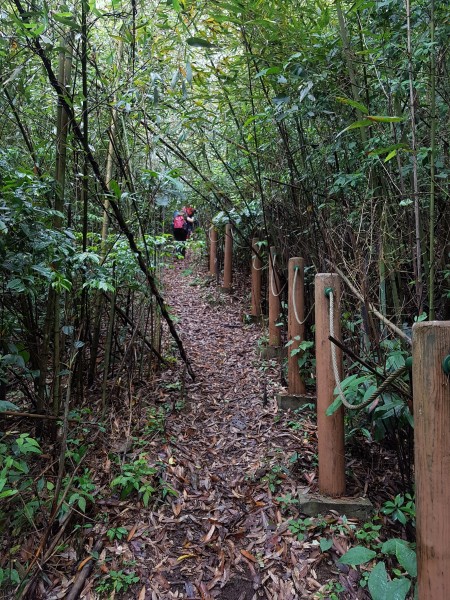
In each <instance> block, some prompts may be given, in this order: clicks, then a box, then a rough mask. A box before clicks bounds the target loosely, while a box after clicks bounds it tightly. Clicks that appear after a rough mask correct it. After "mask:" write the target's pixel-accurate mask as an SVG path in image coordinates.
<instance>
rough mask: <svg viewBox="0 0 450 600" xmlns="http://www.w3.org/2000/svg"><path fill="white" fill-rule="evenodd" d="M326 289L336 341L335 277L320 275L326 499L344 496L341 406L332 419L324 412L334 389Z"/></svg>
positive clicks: (320, 422)
mask: <svg viewBox="0 0 450 600" xmlns="http://www.w3.org/2000/svg"><path fill="white" fill-rule="evenodd" d="M327 288H329V289H331V290H332V292H333V304H334V319H333V323H334V337H336V338H337V339H340V337H341V331H340V329H341V328H340V297H341V282H340V278H339V275H335V274H331V273H321V274H318V275H316V277H315V318H316V378H317V381H316V385H317V437H318V447H319V490H320V492H321V493H322V494H325V495H328V496H342V495H344V494H345V448H344V411H343V407H342V406H341V407H340V408H339V409H338V410H337V411H336V412H335V413H334V414H333V415H331V416H327V415H326V410H327V408H328V407H329V406H330V404H332V402H333V400H334V394H333V391H334V388H335V387H336V384H335V378H334V374H333V366H332V358H331V342H330V340H329V339H328V336H329V335H330V298H329V296H327V294H326V290H327ZM335 350H336V360H337V365H338V370H339V374H340V376H341V377H342V352H341V351H340V349H339V348H337V347H336V348H335Z"/></svg>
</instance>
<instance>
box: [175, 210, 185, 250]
mask: <svg viewBox="0 0 450 600" xmlns="http://www.w3.org/2000/svg"><path fill="white" fill-rule="evenodd" d="M172 232H173V237H174V238H175V240H176V241H177V242H179V243H178V244H176V249H177V252H178V253H179V254H181V255H182V256H183V257H184V256H186V244H185V242H186V240H187V237H188V221H187V215H186V213H185V211H184V209H182V210H176V211H175V212H174V213H173V222H172Z"/></svg>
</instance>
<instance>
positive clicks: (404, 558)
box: [395, 544, 417, 577]
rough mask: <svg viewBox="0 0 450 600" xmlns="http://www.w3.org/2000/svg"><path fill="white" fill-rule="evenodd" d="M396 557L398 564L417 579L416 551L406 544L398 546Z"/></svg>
mask: <svg viewBox="0 0 450 600" xmlns="http://www.w3.org/2000/svg"><path fill="white" fill-rule="evenodd" d="M395 555H396V557H397V560H398V562H399V563H400V564H401V566H402V567H403V568H404V569H405V571H406V572H407V573H408V575H411V577H417V557H416V553H415V552H414V550H412V549H411V548H409V547H408V546H406V545H405V544H397V547H396V550H395Z"/></svg>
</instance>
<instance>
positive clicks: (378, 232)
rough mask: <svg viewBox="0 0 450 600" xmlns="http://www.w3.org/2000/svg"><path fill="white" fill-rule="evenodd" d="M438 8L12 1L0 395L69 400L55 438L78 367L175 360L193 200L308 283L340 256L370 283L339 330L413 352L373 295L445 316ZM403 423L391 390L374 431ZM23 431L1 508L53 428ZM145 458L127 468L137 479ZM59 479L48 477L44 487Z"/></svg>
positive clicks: (46, 495)
mask: <svg viewBox="0 0 450 600" xmlns="http://www.w3.org/2000/svg"><path fill="white" fill-rule="evenodd" d="M449 18H450V13H449V5H448V2H446V1H444V0H434V1H432V2H431V3H430V2H428V1H425V0H419V1H418V2H415V3H414V5H413V6H412V7H410V5H409V0H407V1H406V2H405V3H404V2H402V1H400V0H357V1H356V2H352V3H350V2H344V1H342V2H341V0H334V1H333V2H327V1H325V0H314V1H313V0H289V1H285V2H280V1H277V0H267V1H264V2H262V1H261V0H249V1H244V0H241V1H239V0H228V1H221V0H213V1H208V2H203V1H200V0H185V1H183V0H167V1H164V2H153V1H149V2H141V1H140V0H134V1H132V2H125V1H122V0H110V1H109V0H97V2H96V0H82V1H81V2H75V1H69V2H67V3H59V2H55V1H54V0H50V1H49V2H43V1H41V0H36V1H34V2H28V1H27V0H6V2H3V3H2V7H1V8H0V73H1V75H0V83H1V88H0V136H1V139H2V147H1V149H0V285H1V289H2V295H1V300H0V402H1V405H0V410H11V409H13V410H14V409H20V410H22V411H29V410H30V409H33V410H37V412H39V413H45V414H49V415H50V414H52V415H53V416H55V417H63V416H64V426H63V437H62V442H61V448H62V450H61V452H65V450H66V449H67V448H66V442H67V439H66V438H67V432H68V415H69V412H70V411H71V410H73V409H75V408H77V407H78V408H79V407H82V406H84V405H85V403H86V396H85V393H86V383H88V384H89V385H93V384H95V385H97V388H98V390H99V393H100V395H101V397H102V402H101V412H102V414H103V415H104V414H105V412H106V409H107V406H108V404H109V403H111V402H113V401H114V398H115V395H119V394H120V391H123V390H125V389H131V383H132V382H133V381H135V380H140V379H142V378H143V376H144V375H150V374H151V373H152V372H153V371H154V369H156V368H158V367H159V366H160V365H161V363H162V362H163V361H166V362H167V360H171V359H170V357H168V356H167V354H166V351H167V349H168V347H169V344H168V341H167V339H166V340H164V339H163V335H162V331H163V327H162V320H163V319H166V321H167V323H168V324H169V328H170V331H171V332H172V334H174V331H173V329H172V325H173V324H172V321H171V319H170V315H169V314H166V313H165V307H164V303H163V300H162V299H159V298H158V297H157V296H156V295H155V289H156V287H157V284H158V278H159V274H160V269H161V267H162V266H163V265H164V264H165V263H166V262H168V260H169V259H171V257H172V256H173V252H174V248H173V246H172V242H171V237H170V235H168V234H170V224H171V215H172V212H173V210H174V209H175V208H179V207H180V206H182V205H185V204H186V205H187V204H191V205H195V206H196V207H197V208H198V209H199V215H200V217H199V219H200V225H201V226H203V227H204V228H207V227H208V226H209V224H210V222H214V224H215V226H216V227H217V228H218V229H219V230H220V231H222V230H223V226H224V224H225V223H226V222H232V223H233V225H234V227H235V233H236V237H237V239H238V242H239V243H238V250H237V260H241V261H242V262H241V264H244V262H245V264H248V263H249V258H250V248H251V238H252V236H254V235H257V236H258V237H259V238H260V239H261V240H264V243H263V245H262V248H263V249H264V248H265V247H267V246H268V245H270V246H275V247H276V249H277V252H278V256H279V257H280V261H279V265H278V266H279V268H280V275H281V277H285V275H286V272H285V271H286V264H287V260H288V259H289V258H290V257H291V256H304V257H305V259H306V263H307V267H308V271H307V284H309V283H311V276H312V274H313V273H314V272H318V271H329V270H330V269H334V268H335V267H338V268H339V269H340V270H341V271H342V272H344V273H345V275H346V276H347V277H348V278H349V279H350V280H351V282H353V284H354V285H355V286H356V288H357V290H358V292H359V293H360V296H361V297H362V298H363V299H364V301H363V302H362V301H361V300H360V299H357V298H355V297H354V296H352V295H351V294H349V295H348V297H347V299H346V301H345V302H346V313H345V315H344V330H345V338H346V343H347V344H348V345H349V346H351V347H353V348H354V349H355V350H356V351H357V352H359V351H360V349H361V348H364V351H365V353H366V357H367V359H368V360H369V361H370V362H371V363H372V364H376V365H378V366H379V368H380V373H381V374H382V373H383V372H385V371H386V372H388V371H390V370H392V369H393V368H394V367H395V366H398V365H399V364H403V361H404V358H405V356H404V355H405V352H404V350H403V349H402V348H401V346H400V343H399V342H398V340H392V339H391V337H392V336H391V334H390V333H389V331H388V330H387V329H386V328H384V327H381V326H380V324H379V322H378V321H376V320H374V319H372V318H370V317H369V316H368V313H367V311H366V310H365V308H366V306H367V303H369V302H370V303H373V304H374V305H376V306H377V308H378V309H379V311H380V313H381V314H382V315H383V316H384V317H386V318H387V319H389V320H390V321H391V322H393V323H395V324H396V325H397V326H399V327H400V328H402V329H403V331H405V332H406V333H410V328H411V326H412V323H413V322H414V320H417V319H423V318H427V317H429V318H431V319H434V318H439V319H444V318H448V316H449V306H450V293H449V291H448V280H449V278H450V260H449V253H450V245H449V237H448V236H449V231H450V222H449V214H450V213H449V211H448V209H447V210H446V207H447V206H448V197H449V192H450V187H449V178H450V154H449V124H448V110H449V102H450V86H449V81H450V79H449V48H448V39H449V36H448V31H449V29H448V28H449ZM263 251H264V250H262V252H263ZM136 259H137V260H136ZM152 286H153V287H152ZM308 289H309V291H311V286H309V287H308ZM311 302H312V297H311V294H310V299H309V303H310V304H311ZM365 305H366V306H365ZM310 326H311V323H310V322H308V327H309V328H310ZM132 332H133V333H132ZM304 343H305V344H310V342H304ZM132 345H136V346H137V347H138V351H137V352H129V351H128V350H127V349H124V348H125V346H127V348H128V347H131V346H132ZM308 347H309V346H306V347H305V348H308ZM302 356H303V363H302V368H303V367H304V366H305V363H306V358H305V356H304V355H302ZM137 357H139V358H137ZM144 366H145V369H144ZM144 370H145V371H146V372H145V373H144ZM356 370H360V368H359V367H358V368H356V367H355V371H356ZM124 371H126V378H127V381H128V383H127V384H125V383H124V382H123V381H122V379H121V377H122V374H123V372H124ZM108 378H109V379H110V381H109V384H108ZM376 379H377V378H376V377H374V376H373V374H372V375H371V374H370V373H369V372H367V371H364V372H363V378H362V379H358V378H357V375H356V374H355V373H353V372H352V373H351V378H350V379H349V380H347V381H346V382H344V387H345V386H346V389H347V390H348V391H349V393H350V395H352V394H353V397H354V399H355V401H356V400H357V399H358V398H359V397H360V399H362V398H366V397H367V396H368V395H370V391H371V390H372V389H373V388H374V387H375V385H376ZM111 380H113V381H114V383H113V384H112V385H111ZM121 386H122V387H121ZM111 390H112V391H111ZM410 423H411V415H410V413H409V409H408V407H407V405H406V403H405V400H404V398H403V397H402V396H401V395H400V396H397V395H395V394H394V393H392V394H390V395H387V396H386V397H385V401H384V403H383V404H382V405H380V406H378V408H377V409H376V411H375V413H374V414H373V415H371V425H372V431H371V434H369V433H367V436H368V437H370V435H372V436H374V437H375V438H376V439H381V438H383V437H385V436H387V437H388V438H390V436H392V438H390V439H391V441H392V443H393V444H396V445H397V446H398V448H399V454H404V452H403V450H402V449H401V442H402V441H401V440H400V441H399V440H398V439H397V431H400V430H399V429H398V427H399V425H400V426H401V427H405V428H408V427H409V424H410ZM366 426H367V423H366V422H365V421H363V420H358V419H357V420H356V422H353V421H351V422H350V423H349V431H350V434H351V433H352V432H353V431H355V430H356V429H358V430H361V428H363V431H364V432H368V430H367V429H365V427H366ZM44 430H45V428H44V429H42V428H41V429H39V432H40V433H42V432H43V431H44ZM46 431H48V432H49V433H50V434H51V437H52V438H54V439H56V428H54V427H50V426H49V427H47V430H46ZM401 431H403V429H402V430H401ZM350 434H349V435H350ZM21 439H24V438H20V437H19V438H14V440H12V439H8V440H7V445H8V448H9V447H10V446H11V447H14V451H13V454H14V455H15V456H16V458H14V460H12V461H9V462H8V461H7V459H6V458H5V457H6V455H7V452H6V450H5V448H6V446H4V445H3V446H2V448H3V450H5V451H4V452H3V451H2V452H1V453H0V454H1V456H0V460H1V461H2V462H1V463H0V467H1V468H2V479H0V482H1V483H0V486H1V487H0V497H4V498H8V499H9V504H10V507H13V509H11V510H15V508H14V506H13V505H14V496H15V491H14V486H13V484H14V482H15V481H17V479H18V477H19V474H20V473H22V474H24V477H23V479H22V482H23V483H22V484H21V485H24V486H26V485H28V479H27V477H26V474H27V469H28V466H27V462H26V460H25V458H26V456H25V455H26V454H27V453H33V452H36V453H37V452H40V450H39V446H37V445H34V442H33V441H32V440H33V438H27V439H28V440H29V442H27V444H28V445H27V446H23V445H22V446H21V445H20V444H21V442H20V440H21ZM2 444H3V442H2ZM30 444H31V445H30ZM26 449H27V450H26ZM8 452H9V450H8ZM405 460H406V459H405ZM63 462H64V461H63ZM406 462H407V461H406ZM24 465H25V466H24ZM409 466H410V465H409V464H408V466H407V467H405V473H406V471H409ZM151 471H152V472H153V468H152V469H151ZM63 472H64V469H61V470H60V473H59V484H60V485H63V474H64V473H63ZM130 473H131V474H130ZM149 474H152V473H150V472H149V473H144V472H143V473H141V474H140V475H139V477H138V476H137V475H136V474H135V473H134V472H132V471H129V472H127V471H126V469H125V470H124V473H122V474H120V475H118V476H117V478H116V479H115V484H114V485H115V486H116V487H118V488H120V489H121V493H122V495H124V496H126V495H128V494H131V493H132V492H136V493H138V494H141V495H143V496H144V499H145V500H144V502H145V503H148V501H149V497H150V496H151V494H152V493H153V492H154V488H153V487H152V485H153V483H152V485H150V484H145V485H147V487H145V485H144V484H143V483H142V481H141V476H142V477H144V475H149ZM407 480H408V476H407V475H406V474H405V482H406V481H407ZM66 483H67V485H66V487H67V490H68V492H67V493H69V490H70V489H73V485H72V483H71V482H66ZM39 485H40V484H39ZM155 485H156V484H155ZM11 486H12V487H11ZM71 486H72V487H71ZM77 489H78V488H77ZM51 492H52V490H50V489H48V488H47V487H46V483H45V485H44V483H43V484H42V489H40V490H38V497H39V498H42V502H43V503H47V504H46V506H47V508H48V507H49V505H50V503H51V496H52V494H51ZM74 493H75V492H74ZM76 493H78V492H76ZM89 494H90V491H89V490H88V492H86V494H85V495H84V496H83V495H81V496H79V497H77V500H78V505H79V508H80V509H82V510H83V506H84V508H85V507H86V501H87V500H90V496H89ZM55 497H56V499H57V496H55ZM74 502H75V499H74ZM80 502H81V504H80ZM83 503H84V504H83ZM82 505H83V506H82ZM26 506H28V504H27V505H26ZM32 509H33V510H34V509H35V507H34V508H33V507H30V508H29V510H32ZM26 510H28V509H26ZM83 512H84V511H83ZM14 514H15V513H14ZM33 516H34V513H33ZM27 518H28V517H27ZM28 520H30V519H28ZM381 565H384V563H378V565H377V567H378V571H377V573H378V575H379V577H380V578H381V579H382V580H383V584H384V579H383V577H384V573H383V572H381V571H382V568H383V567H382V566H381ZM9 577H10V579H12V580H14V581H16V580H17V577H18V576H17V574H16V573H13V574H10V575H9ZM111 577H112V573H111ZM373 577H375V575H374V576H373ZM118 580H119V581H120V585H121V586H123V587H125V586H126V585H128V584H129V583H130V582H125V583H124V582H122V581H121V579H120V577H119V578H118ZM110 583H111V582H110ZM370 585H371V583H370V580H369V587H370ZM115 586H116V584H115V583H114V582H113V583H111V588H112V589H119V588H118V587H117V586H116V587H115Z"/></svg>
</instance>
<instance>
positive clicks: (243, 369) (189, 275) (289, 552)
mask: <svg viewBox="0 0 450 600" xmlns="http://www.w3.org/2000/svg"><path fill="white" fill-rule="evenodd" d="M205 281H206V277H205V273H204V272H203V273H202V272H198V271H196V266H195V264H193V263H190V262H189V259H187V260H186V261H180V262H178V263H176V265H175V267H174V269H173V270H170V271H168V272H167V274H166V276H165V296H166V300H167V302H168V304H169V305H170V306H171V310H172V313H174V314H175V315H176V316H177V318H178V319H179V322H178V325H177V327H178V330H179V332H180V334H181V337H182V339H183V342H184V344H185V346H186V351H187V353H188V355H189V357H190V359H191V361H192V363H193V368H194V371H195V373H196V374H197V379H196V381H195V383H192V382H189V381H186V383H185V384H184V383H183V382H182V381H181V379H182V378H181V373H180V380H179V381H178V382H174V372H173V371H170V372H169V371H168V372H166V373H164V374H163V375H162V377H161V380H160V382H159V392H160V396H161V398H160V400H161V402H163V401H164V402H165V403H166V404H167V400H168V398H169V402H171V403H172V405H173V407H174V410H173V412H172V414H171V415H170V416H169V417H168V419H167V420H166V423H165V432H164V433H165V439H166V443H164V444H163V445H161V439H160V438H159V437H155V438H154V440H153V441H152V440H151V439H150V441H149V440H147V441H145V440H144V443H146V444H147V447H148V445H149V444H150V446H151V447H153V448H154V452H155V453H157V456H158V459H159V461H160V464H161V465H162V467H163V468H162V471H161V472H162V473H163V475H162V477H163V479H164V481H165V482H166V483H165V484H164V485H166V486H167V487H169V486H170V487H171V488H173V490H175V491H176V492H177V495H176V496H170V495H169V496H167V498H166V501H165V502H164V503H161V504H159V505H156V506H153V507H152V509H151V510H149V509H141V510H137V509H134V510H133V509H132V508H131V509H128V508H127V509H126V510H130V513H128V515H127V517H128V523H129V525H131V523H130V519H131V520H133V519H134V521H135V525H134V527H133V530H132V535H129V536H128V538H129V539H128V541H127V543H119V542H115V544H111V545H110V546H109V547H108V548H107V551H108V553H110V554H113V555H114V554H116V555H117V558H118V561H119V560H120V563H121V564H124V561H125V563H126V561H127V560H128V561H129V562H130V564H132V565H133V569H134V570H135V571H136V573H137V574H138V575H139V577H140V583H139V584H138V585H137V586H136V588H135V591H134V593H133V594H130V592H127V593H125V594H124V595H123V596H122V595H121V596H120V597H121V598H138V599H139V600H144V599H150V598H151V599H152V600H170V599H173V598H191V599H199V600H200V599H201V600H209V599H219V600H257V599H259V598H266V599H268V600H294V599H296V598H316V597H317V598H326V597H327V595H326V594H323V595H321V596H320V595H318V596H315V593H316V592H317V591H318V590H319V591H320V590H321V589H323V587H322V586H323V584H325V583H326V582H328V581H329V580H330V579H333V578H334V579H337V577H338V576H339V573H338V571H337V570H336V568H335V566H334V562H333V561H331V559H330V556H329V555H328V554H324V553H323V552H321V550H320V548H319V541H318V539H316V538H318V536H319V534H320V533H321V532H320V531H319V532H317V535H316V532H315V531H314V529H311V530H310V531H309V532H307V533H308V535H305V539H303V540H300V539H298V536H297V535H294V534H293V533H291V531H290V530H289V519H290V518H292V517H298V516H299V515H298V513H297V512H296V508H295V504H292V505H291V504H289V503H287V506H286V503H283V502H280V501H279V500H277V498H279V497H280V496H284V497H289V494H291V495H292V496H294V495H295V494H296V493H297V491H298V488H299V487H302V486H303V487H304V488H306V486H307V485H308V481H310V482H311V481H314V477H315V455H314V438H315V431H314V426H313V425H311V423H310V421H309V420H308V419H305V420H304V421H303V423H302V426H301V428H296V429H294V428H292V427H289V419H292V417H291V416H280V415H278V414H277V409H276V404H275V399H274V397H275V392H276V388H277V384H276V383H274V382H275V381H277V379H279V375H278V369H277V364H276V362H274V363H267V362H264V361H263V360H262V359H260V358H259V357H258V353H257V348H258V339H259V338H260V337H261V335H262V332H261V328H260V326H258V325H244V324H243V322H242V318H241V312H242V302H241V299H240V297H239V296H237V295H236V296H234V295H223V294H221V293H220V292H219V291H218V290H217V288H216V285H215V283H212V284H211V285H209V286H208V285H205ZM180 388H181V390H180ZM157 401H158V390H156V406H157ZM180 401H182V403H183V404H184V406H183V407H182V408H181V407H180V404H179V403H180ZM143 435H144V436H145V435H148V430H147V434H145V433H143ZM300 537H302V536H301V535H300ZM336 539H337V538H336ZM344 551H345V547H344ZM341 576H343V575H342V574H341ZM116 597H118V596H117V595H116ZM340 597H341V598H344V597H345V598H355V597H356V596H355V595H349V596H347V595H346V596H340Z"/></svg>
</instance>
